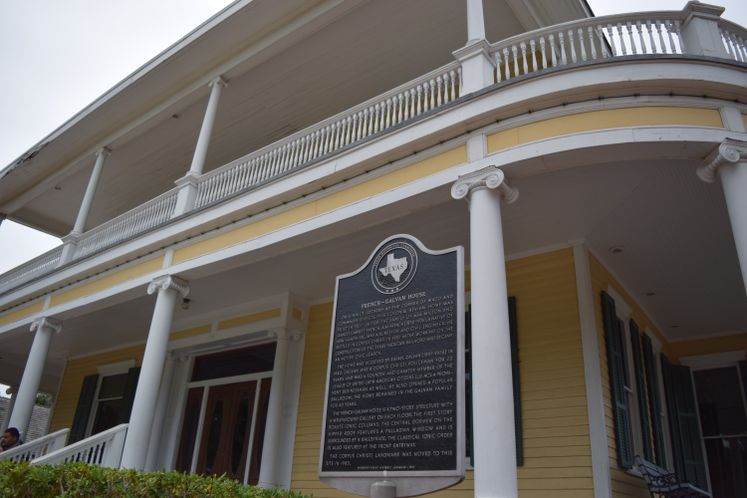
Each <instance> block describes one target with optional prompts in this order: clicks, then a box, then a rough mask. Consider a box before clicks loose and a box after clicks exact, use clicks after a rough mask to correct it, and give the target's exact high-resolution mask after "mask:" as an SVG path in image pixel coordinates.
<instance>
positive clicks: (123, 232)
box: [73, 189, 178, 259]
mask: <svg viewBox="0 0 747 498" xmlns="http://www.w3.org/2000/svg"><path fill="white" fill-rule="evenodd" d="M177 194H178V190H177V189H172V190H170V191H168V192H166V193H164V194H161V195H159V196H158V197H156V198H154V199H151V200H149V201H148V202H146V203H145V204H141V205H139V206H138V207H136V208H134V209H131V210H130V211H127V212H126V213H124V214H121V215H119V216H117V217H116V218H113V219H111V220H109V221H107V222H106V223H104V224H102V225H99V226H97V227H96V228H94V229H92V230H89V231H87V232H86V233H84V234H83V236H82V237H81V238H80V239H79V240H78V247H77V248H76V249H75V253H74V254H73V259H80V258H84V257H86V256H88V255H89V254H93V253H95V252H98V251H101V250H103V249H106V248H108V247H112V246H113V245H115V244H118V243H119V242H122V241H124V240H127V239H129V238H130V237H134V236H136V235H140V234H142V233H144V232H146V231H148V230H150V229H151V228H154V227H156V226H158V225H160V224H161V223H165V222H167V221H169V219H171V215H172V213H173V212H174V207H175V206H176V198H177Z"/></svg>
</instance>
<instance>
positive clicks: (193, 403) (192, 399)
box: [176, 387, 204, 472]
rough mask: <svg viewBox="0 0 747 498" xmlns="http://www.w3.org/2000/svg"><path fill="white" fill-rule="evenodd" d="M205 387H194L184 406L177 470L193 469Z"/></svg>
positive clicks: (187, 470)
mask: <svg viewBox="0 0 747 498" xmlns="http://www.w3.org/2000/svg"><path fill="white" fill-rule="evenodd" d="M203 392H204V388H202V387H193V388H192V389H190V390H189V393H188V394H187V405H186V406H185V407H184V422H183V424H182V437H181V441H180V442H179V452H178V453H177V456H176V470H179V471H181V472H189V471H190V470H191V469H192V454H193V453H194V450H195V441H197V438H198V435H197V424H198V423H199V422H200V406H201V405H202V394H203Z"/></svg>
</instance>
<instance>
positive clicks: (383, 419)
mask: <svg viewBox="0 0 747 498" xmlns="http://www.w3.org/2000/svg"><path fill="white" fill-rule="evenodd" d="M463 275H464V269H463V252H462V248H461V247H457V248H453V249H448V250H445V251H430V250H428V249H426V248H425V247H424V246H423V245H422V244H421V243H420V241H418V240H417V239H415V238H414V237H412V236H409V235H397V236H394V237H390V238H388V239H386V240H385V241H384V242H382V243H381V244H380V245H379V246H378V247H377V248H376V249H375V250H374V252H373V254H372V255H371V256H370V257H369V259H368V262H367V263H366V264H365V265H364V266H363V267H362V268H360V269H359V270H358V271H356V272H354V273H351V274H348V275H342V276H339V277H338V278H337V286H336V291H335V311H334V317H333V323H332V338H331V345H330V358H329V370H328V374H327V395H326V403H325V415H324V426H323V429H322V449H321V456H320V465H319V475H320V477H321V479H322V480H324V481H325V482H328V483H329V484H330V485H332V486H335V487H338V488H340V489H344V490H346V491H350V492H353V493H358V494H364V495H365V494H368V488H369V486H370V484H371V483H373V482H375V481H378V480H382V479H387V480H390V481H394V482H395V483H396V484H397V495H398V496H408V495H413V494H421V493H425V492H428V491H433V490H436V489H440V488H442V487H445V486H448V485H451V484H453V483H455V482H458V481H460V480H461V479H462V478H463V477H464V420H463V418H464V393H463V386H464V365H463V361H464V345H463V344H464V340H463V338H464V319H463V317H464V303H463V295H464V277H463Z"/></svg>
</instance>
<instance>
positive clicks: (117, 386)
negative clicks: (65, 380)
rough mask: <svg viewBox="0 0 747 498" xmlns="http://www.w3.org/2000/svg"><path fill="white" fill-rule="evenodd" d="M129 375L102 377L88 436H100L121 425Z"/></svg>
mask: <svg viewBox="0 0 747 498" xmlns="http://www.w3.org/2000/svg"><path fill="white" fill-rule="evenodd" d="M126 383H127V373H121V374H115V375H107V376H105V377H100V379H99V388H98V393H97V394H96V400H95V402H94V403H93V407H92V410H93V411H92V412H91V413H92V416H91V417H90V419H91V420H92V424H91V427H90V429H89V430H88V431H87V432H88V434H89V435H90V434H98V433H99V432H101V431H105V430H106V429H110V428H112V427H114V426H115V425H117V424H118V423H119V420H120V417H121V414H122V411H123V409H124V389H125V384H126Z"/></svg>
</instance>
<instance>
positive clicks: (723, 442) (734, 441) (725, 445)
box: [705, 437, 747, 498]
mask: <svg viewBox="0 0 747 498" xmlns="http://www.w3.org/2000/svg"><path fill="white" fill-rule="evenodd" d="M705 444H706V452H707V453H708V466H709V468H710V469H711V487H712V490H711V491H713V497H714V498H744V497H745V496H747V437H728V438H727V437H725V438H715V439H706V441H705Z"/></svg>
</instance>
